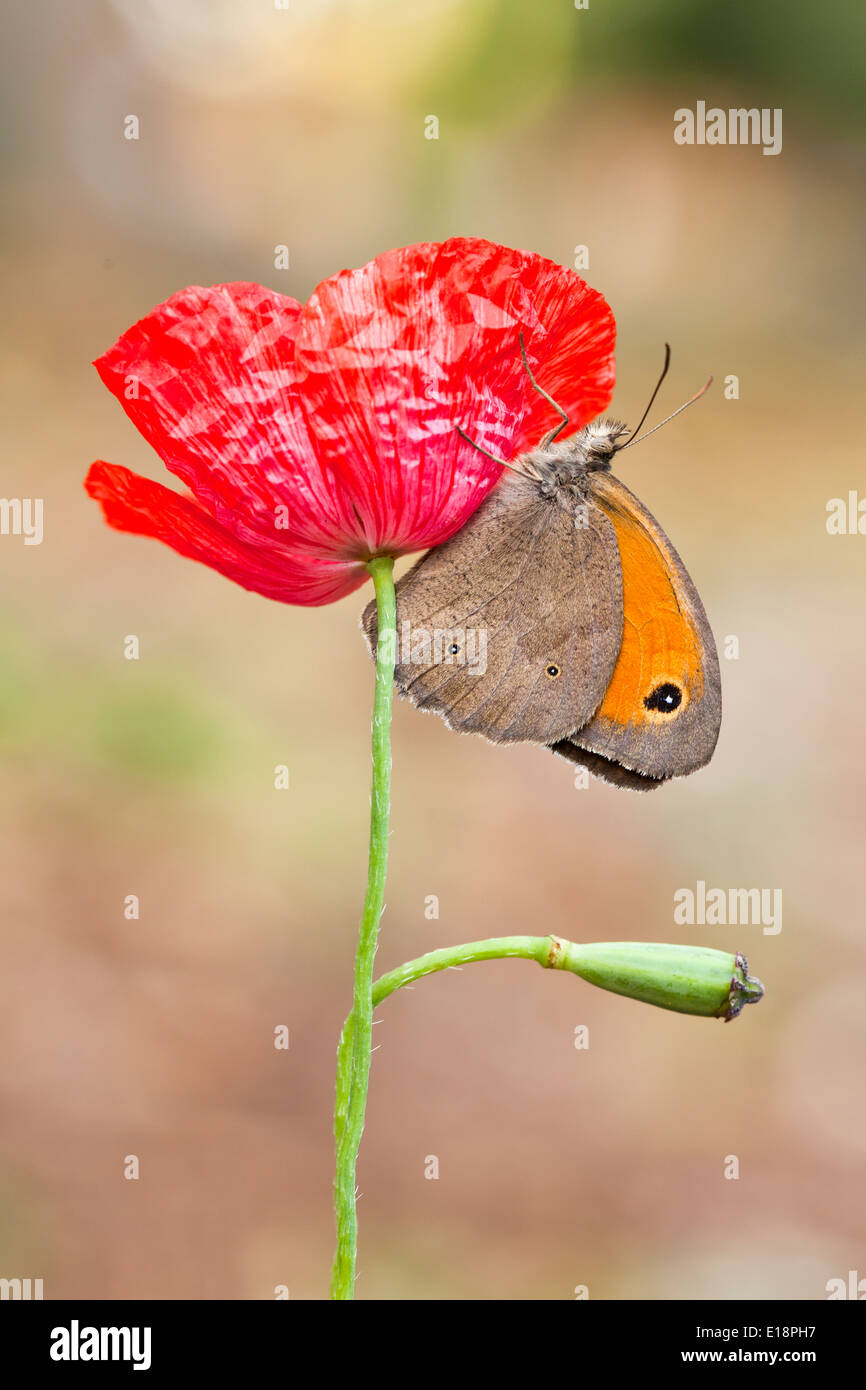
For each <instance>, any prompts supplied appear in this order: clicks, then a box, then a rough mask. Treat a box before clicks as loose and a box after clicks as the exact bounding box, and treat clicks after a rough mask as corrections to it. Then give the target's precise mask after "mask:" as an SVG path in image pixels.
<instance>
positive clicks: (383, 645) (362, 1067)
mask: <svg viewBox="0 0 866 1390" xmlns="http://www.w3.org/2000/svg"><path fill="white" fill-rule="evenodd" d="M367 568H368V570H369V571H370V574H371V576H372V579H373V586H374V588H375V591H376V607H377V613H378V629H379V639H378V643H377V647H376V693H375V698H374V703H373V783H372V793H371V797H370V855H369V863H368V870H367V894H366V897H365V899H364V912H363V916H362V918H361V927H360V931H359V934H358V949H357V954H356V957H355V992H354V1007H353V1010H352V1018H353V1020H354V1027H353V1039H352V1044H351V1046H347V1047H343V1046H342V1044H341V1046H340V1049H339V1051H338V1053H337V1102H336V1109H335V1113H334V1135H335V1138H336V1141H337V1144H336V1147H337V1169H336V1175H335V1178H334V1206H335V1210H336V1216H337V1252H336V1255H335V1256H334V1268H333V1273H332V1276H331V1297H332V1298H333V1299H351V1298H354V1295H355V1263H356V1259H357V1248H358V1216H357V1211H356V1182H355V1174H356V1168H357V1162H358V1150H359V1148H360V1144H361V1135H362V1134H363V1132H364V1116H365V1113H366V1109H367V1088H368V1084H369V1079H370V1053H371V1050H372V1037H373V963H374V960H375V957H376V943H377V939H378V935H379V922H380V920H381V917H382V909H383V907H384V903H385V876H386V873H387V867H388V824H389V816H390V809H391V706H392V704H393V698H394V663H395V658H396V636H397V632H396V627H397V603H396V598H395V595H394V574H393V570H394V561H393V559H392V558H391V557H390V556H381V557H377V558H376V559H373V560H370V561H369V562H368V565H367Z"/></svg>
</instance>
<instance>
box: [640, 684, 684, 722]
mask: <svg viewBox="0 0 866 1390" xmlns="http://www.w3.org/2000/svg"><path fill="white" fill-rule="evenodd" d="M682 701H683V692H682V691H681V690H680V688H679V686H678V685H674V684H673V683H672V682H671V681H665V683H664V685H657V686H656V688H655V690H652V691H650V693H649V695H647V697H646V699H645V700H644V704H645V706H646V708H647V709H654V710H658V712H659V713H660V714H673V712H674V710H675V709H678V708H679V706H680V705H681V704H682Z"/></svg>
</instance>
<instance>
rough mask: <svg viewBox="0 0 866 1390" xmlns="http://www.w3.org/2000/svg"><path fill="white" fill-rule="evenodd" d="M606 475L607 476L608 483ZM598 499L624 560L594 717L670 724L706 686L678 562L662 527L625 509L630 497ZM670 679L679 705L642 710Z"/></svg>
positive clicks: (600, 493) (698, 641)
mask: <svg viewBox="0 0 866 1390" xmlns="http://www.w3.org/2000/svg"><path fill="white" fill-rule="evenodd" d="M606 481H607V480H606V479H605V482H606ZM605 491H606V489H605V488H604V486H603V485H602V486H601V487H599V488H598V489H597V490H596V492H595V494H594V497H595V500H596V501H597V502H598V504H599V505H600V506H601V507H602V508H603V509H604V511H605V512H606V513H607V515H608V516H609V517H610V520H611V521H612V522H613V525H614V529H615V531H616V538H617V542H618V544H619V554H620V561H621V563H622V589H623V632H622V646H621V647H620V652H619V656H618V658H617V661H616V665H615V666H614V670H613V675H612V676H611V680H610V684H609V685H608V688H607V691H606V693H605V696H604V699H603V700H602V702H601V705H600V706H599V709H598V711H597V713H596V718H597V719H609V720H611V722H612V723H614V724H617V725H626V724H629V723H632V724H639V725H640V724H643V725H648V724H656V723H661V722H664V723H670V722H671V721H672V720H673V719H674V718H675V717H676V714H677V713H680V712H682V711H684V710H685V709H687V708H688V705H689V703H690V702H691V701H692V700H697V699H700V697H701V694H702V693H703V685H704V678H703V670H702V664H701V639H700V635H699V633H698V631H697V628H696V627H695V624H694V623H693V622H692V620H691V616H690V614H689V611H688V605H687V602H686V599H685V595H684V594H683V592H682V589H681V586H680V583H679V575H678V573H677V569H676V564H675V562H674V560H673V559H672V558H671V556H670V551H669V548H668V545H667V544H666V537H665V536H664V534H663V533H662V532H661V529H660V528H658V527H654V529H653V531H650V530H649V529H648V524H649V522H650V521H651V520H652V518H650V517H649V516H648V515H645V516H644V517H641V516H639V515H638V514H637V513H635V512H631V511H629V510H628V499H627V497H622V496H620V495H616V496H610V495H607V496H605V495H604V492H605ZM668 681H670V682H671V683H672V684H674V685H676V686H678V687H679V688H680V689H681V691H682V703H681V704H680V706H679V710H678V711H674V712H673V713H670V714H667V713H662V712H661V711H659V710H652V709H647V708H646V706H645V704H644V700H645V698H646V696H647V695H649V694H650V692H651V691H652V690H654V689H655V688H656V687H657V686H659V685H661V684H664V683H665V682H668Z"/></svg>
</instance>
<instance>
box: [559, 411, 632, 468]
mask: <svg viewBox="0 0 866 1390" xmlns="http://www.w3.org/2000/svg"><path fill="white" fill-rule="evenodd" d="M628 432H629V431H628V425H624V424H623V423H622V421H621V420H610V419H607V418H604V419H599V420H593V422H592V424H591V425H584V427H583V429H582V430H579V431H578V433H577V434H576V435H575V436H574V439H573V440H571V441H569V442H570V443H571V444H572V445H573V446H574V447H575V449H578V450H579V451H580V453H581V455H582V460H583V466H584V468H586V469H587V470H593V469H599V468H610V465H611V460H612V458H613V456H614V454H615V453H616V451H617V449H621V448H622V442H621V441H623V440H624V436H625V435H627V434H628Z"/></svg>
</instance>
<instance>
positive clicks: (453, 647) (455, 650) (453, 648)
mask: <svg viewBox="0 0 866 1390" xmlns="http://www.w3.org/2000/svg"><path fill="white" fill-rule="evenodd" d="M459 650H460V648H459V646H458V645H457V643H456V642H452V643H451V646H450V647H449V648H448V651H449V652H450V654H451V655H452V656H456V655H457V653H458V652H459Z"/></svg>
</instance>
